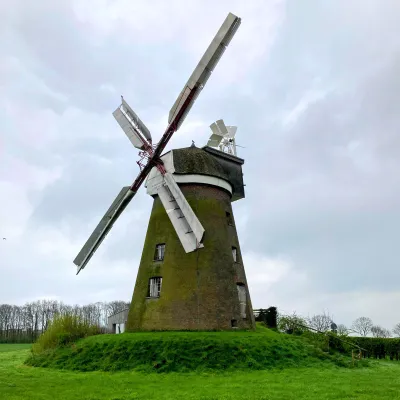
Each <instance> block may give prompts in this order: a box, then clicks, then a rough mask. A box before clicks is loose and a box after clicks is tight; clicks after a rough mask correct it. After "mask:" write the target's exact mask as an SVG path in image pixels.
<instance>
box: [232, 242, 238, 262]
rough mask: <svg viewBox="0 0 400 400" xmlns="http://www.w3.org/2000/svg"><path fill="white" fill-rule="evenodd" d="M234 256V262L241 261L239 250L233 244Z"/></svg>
mask: <svg viewBox="0 0 400 400" xmlns="http://www.w3.org/2000/svg"><path fill="white" fill-rule="evenodd" d="M232 258H233V262H235V263H238V262H239V252H238V249H237V247H236V246H232Z"/></svg>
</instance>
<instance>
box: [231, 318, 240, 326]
mask: <svg viewBox="0 0 400 400" xmlns="http://www.w3.org/2000/svg"><path fill="white" fill-rule="evenodd" d="M231 327H232V328H237V327H238V322H237V320H236V319H231Z"/></svg>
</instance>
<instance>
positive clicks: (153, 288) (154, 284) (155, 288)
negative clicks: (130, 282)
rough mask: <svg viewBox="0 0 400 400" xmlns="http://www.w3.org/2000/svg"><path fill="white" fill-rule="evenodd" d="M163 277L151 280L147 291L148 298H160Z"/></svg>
mask: <svg viewBox="0 0 400 400" xmlns="http://www.w3.org/2000/svg"><path fill="white" fill-rule="evenodd" d="M161 283H162V278H161V276H156V277H154V278H150V279H149V288H148V291H147V297H160V293H161Z"/></svg>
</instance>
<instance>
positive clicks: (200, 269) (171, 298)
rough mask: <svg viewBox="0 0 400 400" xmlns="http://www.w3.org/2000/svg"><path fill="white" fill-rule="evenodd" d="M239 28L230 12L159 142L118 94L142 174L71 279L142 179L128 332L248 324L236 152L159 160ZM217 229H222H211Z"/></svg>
mask: <svg viewBox="0 0 400 400" xmlns="http://www.w3.org/2000/svg"><path fill="white" fill-rule="evenodd" d="M240 22H241V20H240V18H238V17H236V16H235V15H233V14H231V13H229V14H228V16H227V17H226V19H225V21H224V22H223V24H222V26H221V27H220V29H219V31H218V32H217V34H216V36H215V37H214V39H213V40H212V42H211V44H210V45H209V47H208V49H207V50H206V52H205V53H204V55H203V57H202V58H201V60H200V62H199V64H198V65H197V67H196V68H195V70H194V71H193V73H192V75H191V76H190V78H189V80H188V81H187V83H186V84H185V86H184V88H183V89H182V91H181V93H180V94H179V96H178V98H177V99H176V101H175V103H174V105H173V106H172V108H171V110H170V112H169V118H168V126H167V129H166V130H165V132H164V134H163V136H162V137H161V139H160V141H159V142H158V144H156V145H154V144H153V142H152V136H151V134H150V131H149V130H148V129H147V127H146V126H145V125H144V123H143V122H142V121H141V120H140V118H139V117H138V116H137V115H136V113H135V112H134V111H133V110H132V109H131V108H130V106H129V105H128V104H127V102H126V101H125V99H124V98H123V97H122V96H121V104H120V106H119V107H118V108H117V109H116V110H115V111H114V112H113V115H114V118H115V119H116V121H117V122H118V124H119V125H120V127H121V128H122V130H123V131H124V132H125V134H126V135H127V137H128V138H129V140H130V141H131V143H132V144H133V146H134V147H136V148H137V149H139V156H140V160H139V161H138V162H137V163H138V165H139V167H140V173H139V175H138V176H137V178H136V179H135V181H134V182H133V184H132V185H131V186H125V187H123V188H122V189H121V191H120V192H119V194H118V196H117V197H116V198H115V200H114V201H113V203H112V204H111V206H110V208H109V209H108V210H107V212H106V213H105V215H104V217H103V218H102V219H101V221H100V223H99V224H98V225H97V227H96V228H95V230H94V231H93V233H92V235H91V236H90V237H89V239H88V240H87V242H86V243H85V245H84V246H83V248H82V250H81V251H80V252H79V254H78V255H77V257H76V258H75V260H74V263H75V264H76V266H77V274H78V273H79V272H80V271H81V270H82V269H83V268H85V266H86V265H87V263H88V262H89V260H90V259H91V257H92V256H93V254H94V252H95V251H96V249H97V248H98V247H99V245H100V244H101V242H102V241H103V240H104V238H105V236H106V235H107V233H108V232H109V231H110V229H111V227H112V226H113V224H114V223H115V221H116V220H117V218H118V217H119V216H120V215H121V213H122V212H123V211H124V209H125V208H126V206H127V205H128V204H129V202H130V201H131V200H132V198H133V197H134V196H135V194H136V193H137V191H138V189H139V187H140V186H141V185H142V183H143V182H145V181H146V183H145V185H146V187H147V193H148V194H150V195H151V196H152V197H153V198H154V202H153V209H152V213H151V216H150V221H149V225H148V230H147V234H146V239H145V244H144V248H143V252H142V259H141V263H140V266H139V271H138V276H137V279H136V284H135V289H134V293H133V298H132V303H131V308H130V310H129V315H128V322H127V329H128V330H131V331H132V330H157V329H159V330H168V329H231V328H235V327H238V328H254V317H253V313H252V307H251V302H250V296H249V293H248V290H247V282H246V277H245V273H244V267H243V264H242V263H241V257H240V248H239V243H238V238H237V232H236V228H235V226H234V223H233V213H232V209H231V202H232V201H235V200H238V199H240V198H243V197H244V190H243V178H242V172H241V165H242V164H243V163H244V160H242V159H240V158H238V157H236V149H235V146H234V145H233V147H232V146H231V145H230V144H229V145H228V147H229V146H231V147H229V148H232V149H233V150H232V152H230V153H229V152H228V153H229V154H226V153H224V152H223V151H220V150H215V149H213V148H212V147H210V146H205V147H204V148H202V149H198V148H197V147H195V146H194V144H192V146H191V147H189V148H184V149H176V150H171V151H169V152H167V153H166V154H163V155H162V152H163V150H164V149H165V147H166V145H167V143H168V142H169V140H170V139H171V137H172V135H173V133H174V132H176V131H177V130H178V129H179V127H180V126H181V124H182V122H183V121H184V119H185V117H186V115H187V114H188V112H189V110H190V108H191V107H192V106H193V103H194V101H195V100H196V98H197V96H198V95H199V94H200V91H201V90H202V89H203V87H204V85H205V84H206V82H207V80H208V79H209V77H210V75H211V72H212V71H213V70H214V68H215V66H216V64H217V63H218V61H219V60H220V58H221V56H222V54H223V52H224V51H225V49H226V47H227V46H228V44H229V42H230V41H231V39H232V37H233V36H234V34H235V32H236V30H237V29H238V27H239V25H240ZM217 123H218V124H217V125H216V126H217V127H220V128H222V131H221V132H222V134H221V135H219V137H222V140H220V143H219V144H218V145H220V144H221V143H222V141H223V140H228V141H229V140H231V142H228V143H232V140H233V143H234V135H235V132H236V127H225V125H224V124H223V122H222V121H217ZM224 127H225V128H224ZM228 128H229V129H228ZM226 131H227V132H228V133H226ZM229 135H230V136H229ZM220 149H221V147H220ZM215 223H217V226H214V224H215ZM218 229H222V231H221V232H220V233H217V231H218ZM239 260H240V261H239ZM220 264H221V265H220ZM221 290H222V292H221Z"/></svg>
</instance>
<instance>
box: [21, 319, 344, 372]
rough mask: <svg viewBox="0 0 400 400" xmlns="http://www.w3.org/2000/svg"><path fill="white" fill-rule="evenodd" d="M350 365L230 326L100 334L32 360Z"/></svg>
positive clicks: (141, 365)
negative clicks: (213, 329) (212, 329)
mask: <svg viewBox="0 0 400 400" xmlns="http://www.w3.org/2000/svg"><path fill="white" fill-rule="evenodd" d="M326 363H328V364H330V365H340V366H350V363H351V360H350V358H349V357H344V356H341V355H338V354H334V355H331V354H328V353H326V352H324V351H322V350H321V348H319V347H317V346H314V345H312V344H310V343H308V342H306V341H304V340H301V339H299V338H295V337H292V336H290V335H286V334H281V333H277V332H274V331H271V330H268V329H265V328H264V329H262V328H260V327H259V328H258V329H257V331H255V332H254V331H250V332H249V331H233V332H232V331H230V332H144V333H125V334H122V335H97V336H91V337H87V338H85V339H82V340H79V341H78V342H77V343H76V345H72V346H71V345H68V346H64V347H57V348H56V349H55V350H49V351H44V352H39V353H35V354H32V356H31V357H30V358H29V359H28V360H27V365H30V366H35V367H50V368H58V369H68V370H73V371H84V372H88V371H114V372H115V371H123V370H138V371H142V372H152V371H154V372H193V371H197V372H203V371H219V372H220V371H232V370H238V369H240V370H249V369H250V370H262V369H268V368H287V367H299V366H303V367H304V366H310V365H312V366H316V365H317V364H321V365H325V364H326Z"/></svg>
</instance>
